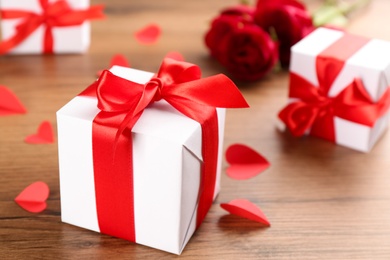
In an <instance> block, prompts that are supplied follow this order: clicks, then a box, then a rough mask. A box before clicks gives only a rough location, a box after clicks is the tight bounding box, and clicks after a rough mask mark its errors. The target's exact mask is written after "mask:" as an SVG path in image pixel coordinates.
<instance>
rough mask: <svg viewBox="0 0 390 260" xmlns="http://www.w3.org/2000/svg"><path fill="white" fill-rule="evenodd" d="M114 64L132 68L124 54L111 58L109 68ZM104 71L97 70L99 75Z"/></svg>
mask: <svg viewBox="0 0 390 260" xmlns="http://www.w3.org/2000/svg"><path fill="white" fill-rule="evenodd" d="M113 66H122V67H127V68H130V63H129V62H128V61H127V59H126V57H125V56H123V55H122V54H116V55H114V56H113V57H112V58H111V61H110V66H109V69H110V68H111V67H113ZM102 72H103V70H99V71H98V72H97V76H98V77H100V75H101V74H102Z"/></svg>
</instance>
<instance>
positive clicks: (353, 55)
mask: <svg viewBox="0 0 390 260" xmlns="http://www.w3.org/2000/svg"><path fill="white" fill-rule="evenodd" d="M389 53H390V43H389V42H386V41H382V40H377V39H367V38H364V37H360V36H356V35H351V34H348V33H345V32H342V31H337V30H331V29H326V28H319V29H317V30H316V31H314V32H313V33H311V34H310V35H309V36H307V37H306V38H304V39H303V40H302V41H300V42H298V43H297V44H296V45H294V46H293V47H292V57H291V65H290V92H289V98H290V99H289V104H288V105H287V106H286V107H285V108H284V109H283V110H282V111H281V112H280V113H279V118H280V119H281V120H282V121H283V122H284V124H285V125H286V126H287V128H288V129H289V130H290V131H291V133H292V134H293V135H295V136H302V135H304V134H310V135H313V136H317V137H320V138H324V139H326V140H329V141H332V142H335V143H337V144H340V145H343V146H346V147H349V148H352V149H356V150H359V151H363V152H368V151H370V149H371V148H372V147H373V145H374V144H375V143H376V142H377V140H378V139H379V138H380V136H381V135H382V134H383V133H384V131H385V129H386V128H387V125H388V121H389V112H388V108H389V105H390V90H389V86H390V59H388V54H389Z"/></svg>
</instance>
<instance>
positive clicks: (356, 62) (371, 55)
mask: <svg viewBox="0 0 390 260" xmlns="http://www.w3.org/2000/svg"><path fill="white" fill-rule="evenodd" d="M344 34H345V32H342V31H336V30H331V29H326V28H319V29H317V30H315V31H314V32H313V33H311V34H310V35H308V36H307V37H306V38H304V39H303V40H301V41H300V42H298V43H297V44H296V45H294V46H293V47H292V49H291V64H290V72H291V73H295V74H297V75H299V76H301V77H303V78H304V79H306V80H307V81H309V82H310V83H311V84H313V85H314V86H318V85H319V82H318V78H317V72H316V58H317V56H318V55H319V54H320V53H321V52H323V51H324V50H325V49H327V48H328V47H329V46H331V45H332V44H333V43H335V42H336V41H337V40H339V39H340V38H341V37H343V36H344ZM389 55H390V43H389V42H386V41H383V40H377V39H372V40H369V41H368V43H367V44H365V45H364V46H363V47H362V48H360V49H359V50H358V51H357V52H355V53H354V54H353V55H352V56H351V57H350V58H349V59H347V60H346V61H345V64H344V67H343V68H342V70H341V71H340V73H339V74H338V76H337V77H336V79H335V80H334V81H333V84H332V85H331V87H330V90H329V92H328V96H329V97H335V96H337V95H338V94H339V93H340V92H341V91H342V90H343V89H344V88H345V87H347V86H348V84H350V83H351V82H352V81H353V79H354V78H356V77H358V78H360V79H361V80H362V82H363V84H364V87H365V88H366V91H367V93H368V94H369V96H370V97H371V99H372V101H374V102H377V101H378V100H379V99H380V98H381V96H382V95H383V93H384V92H385V91H386V90H387V89H388V88H389V86H390V59H389ZM333 58H335V59H338V57H333ZM290 102H294V99H291V100H290ZM389 116H390V115H389V112H386V114H385V115H383V116H382V117H381V118H379V119H378V120H377V121H376V122H375V125H374V126H373V127H368V126H366V125H361V124H358V123H355V122H351V121H348V120H345V119H342V118H339V117H337V116H335V117H334V124H335V138H336V140H335V141H336V143H337V144H339V145H343V146H346V147H349V148H352V149H356V150H359V151H363V152H368V151H370V150H371V148H372V147H373V145H374V144H375V143H376V142H377V140H378V139H379V138H380V136H381V135H382V134H383V133H384V132H385V130H386V128H387V125H388V121H389Z"/></svg>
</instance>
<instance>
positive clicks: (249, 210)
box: [221, 199, 271, 227]
mask: <svg viewBox="0 0 390 260" xmlns="http://www.w3.org/2000/svg"><path fill="white" fill-rule="evenodd" d="M221 208H223V209H224V210H226V211H227V212H229V213H230V214H233V215H237V216H240V217H243V218H247V219H250V220H253V221H256V222H259V223H261V224H263V225H264V226H267V227H269V226H271V223H270V222H269V221H268V219H267V217H266V216H265V214H264V213H263V212H262V211H261V209H260V208H259V207H257V206H256V205H255V204H253V203H252V202H250V201H249V200H246V199H236V200H232V201H230V202H229V203H221Z"/></svg>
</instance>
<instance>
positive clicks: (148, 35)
mask: <svg viewBox="0 0 390 260" xmlns="http://www.w3.org/2000/svg"><path fill="white" fill-rule="evenodd" d="M160 35H161V28H160V26H158V25H157V24H150V25H147V26H145V27H144V28H142V29H140V30H139V31H137V32H135V34H134V36H135V38H136V39H137V41H138V42H139V43H141V44H153V43H155V42H157V41H158V39H159V38H160Z"/></svg>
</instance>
